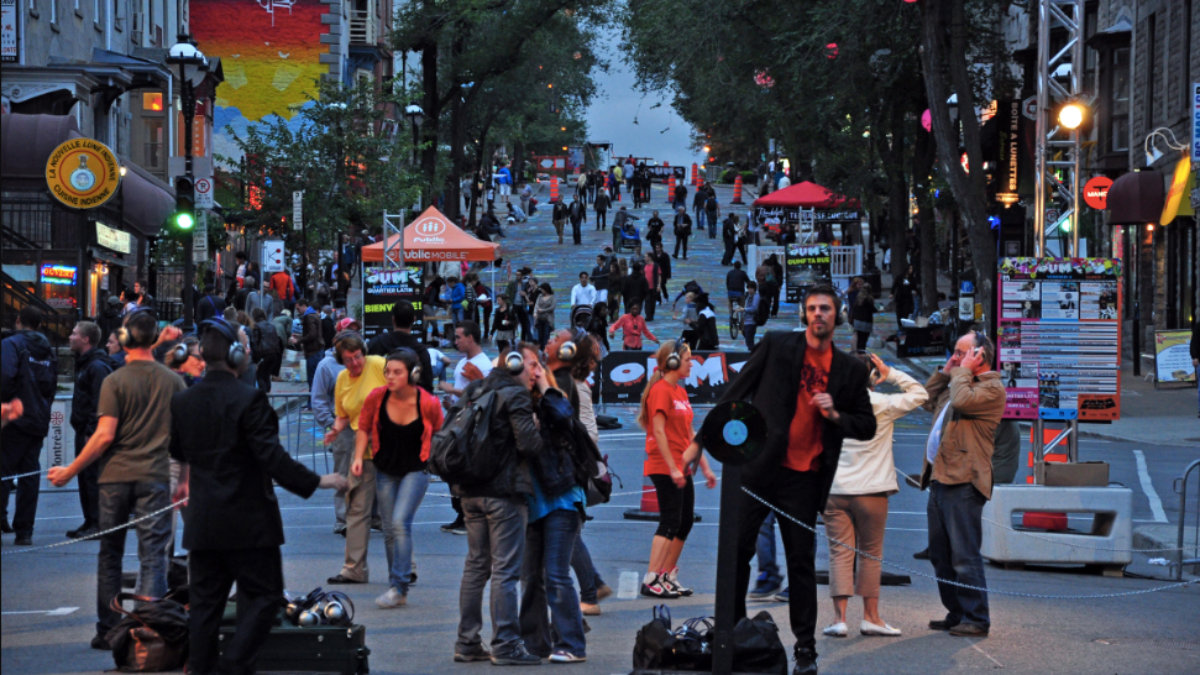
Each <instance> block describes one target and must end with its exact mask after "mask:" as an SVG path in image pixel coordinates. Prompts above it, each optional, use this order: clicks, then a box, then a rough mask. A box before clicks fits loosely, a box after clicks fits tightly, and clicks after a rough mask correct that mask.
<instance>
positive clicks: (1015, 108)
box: [995, 101, 1021, 204]
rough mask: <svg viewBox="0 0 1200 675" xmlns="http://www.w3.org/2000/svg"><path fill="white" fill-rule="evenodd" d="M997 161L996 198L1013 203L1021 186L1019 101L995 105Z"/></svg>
mask: <svg viewBox="0 0 1200 675" xmlns="http://www.w3.org/2000/svg"><path fill="white" fill-rule="evenodd" d="M996 130H997V131H998V132H999V135H1000V138H999V148H1000V152H999V162H998V164H997V166H996V174H995V175H996V199H997V201H1000V202H1002V203H1004V204H1015V203H1016V202H1017V201H1018V200H1019V199H1020V194H1019V193H1020V188H1021V159H1020V158H1021V102H1020V101H1000V102H999V104H998V105H997V106H996Z"/></svg>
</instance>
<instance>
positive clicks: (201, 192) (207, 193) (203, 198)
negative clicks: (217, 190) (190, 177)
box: [196, 178, 216, 209]
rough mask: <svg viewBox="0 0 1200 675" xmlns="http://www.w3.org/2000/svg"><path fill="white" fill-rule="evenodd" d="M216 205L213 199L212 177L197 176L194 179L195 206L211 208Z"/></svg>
mask: <svg viewBox="0 0 1200 675" xmlns="http://www.w3.org/2000/svg"><path fill="white" fill-rule="evenodd" d="M214 206H216V201H215V200H214V199H213V179H211V178H197V179H196V208H198V209H211V208H213V207H214Z"/></svg>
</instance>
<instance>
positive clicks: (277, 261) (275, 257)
mask: <svg viewBox="0 0 1200 675" xmlns="http://www.w3.org/2000/svg"><path fill="white" fill-rule="evenodd" d="M283 255H284V253H283V241H282V240H280V239H268V240H267V241H264V242H263V247H262V271H263V274H268V273H271V274H273V273H275V272H282V271H283Z"/></svg>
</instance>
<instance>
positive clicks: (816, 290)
mask: <svg viewBox="0 0 1200 675" xmlns="http://www.w3.org/2000/svg"><path fill="white" fill-rule="evenodd" d="M810 295H825V296H829V297H832V298H833V325H834V327H835V328H836V327H838V326H840V325H842V324H844V323H846V319H845V317H843V316H842V298H841V296H840V295H838V294H837V290H835V289H834V288H833V286H813V287H812V288H810V289H808V292H807V293H805V294H804V299H803V300H802V301H801V302H800V325H801V326H803V327H804V328H808V296H810Z"/></svg>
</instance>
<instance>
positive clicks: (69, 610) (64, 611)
mask: <svg viewBox="0 0 1200 675" xmlns="http://www.w3.org/2000/svg"><path fill="white" fill-rule="evenodd" d="M78 611H79V608H78V607H59V608H58V609H42V610H38V611H34V612H0V616H23V615H24V616H28V615H33V614H42V615H44V616H67V615H70V614H74V613H75V612H78Z"/></svg>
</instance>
